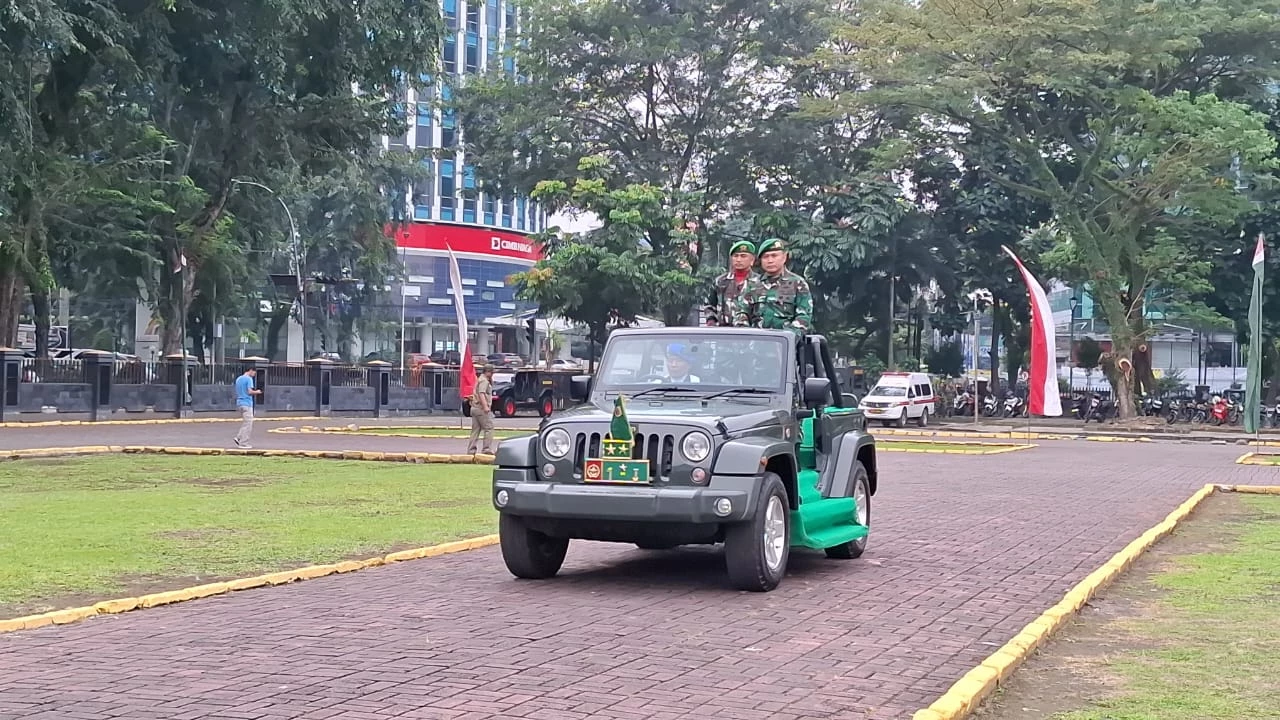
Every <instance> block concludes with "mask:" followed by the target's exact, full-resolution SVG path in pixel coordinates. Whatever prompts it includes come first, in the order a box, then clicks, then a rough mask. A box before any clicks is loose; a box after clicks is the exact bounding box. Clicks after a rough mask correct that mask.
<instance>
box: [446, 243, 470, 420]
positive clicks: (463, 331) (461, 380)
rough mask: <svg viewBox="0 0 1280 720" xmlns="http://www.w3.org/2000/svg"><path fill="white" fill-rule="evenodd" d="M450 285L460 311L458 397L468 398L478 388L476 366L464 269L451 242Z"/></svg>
mask: <svg viewBox="0 0 1280 720" xmlns="http://www.w3.org/2000/svg"><path fill="white" fill-rule="evenodd" d="M444 248H445V250H448V251H449V287H451V288H453V307H454V309H455V310H456V311H457V312H458V351H459V352H460V353H461V354H462V367H461V368H460V369H459V370H458V397H459V398H461V399H462V400H464V401H465V400H466V399H467V398H469V397H471V393H472V392H473V391H475V389H476V368H475V364H474V363H472V362H471V343H470V342H469V341H468V335H467V312H466V310H464V309H463V307H462V297H463V295H462V271H460V270H458V257H457V256H456V255H454V254H453V248H452V247H449V243H447V242H446V243H445V244H444Z"/></svg>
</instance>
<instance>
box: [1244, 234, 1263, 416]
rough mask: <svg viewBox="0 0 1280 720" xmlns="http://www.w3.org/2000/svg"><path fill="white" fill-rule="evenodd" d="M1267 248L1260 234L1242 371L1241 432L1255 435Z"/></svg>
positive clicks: (1259, 407) (1260, 372)
mask: <svg viewBox="0 0 1280 720" xmlns="http://www.w3.org/2000/svg"><path fill="white" fill-rule="evenodd" d="M1266 254H1267V246H1266V243H1265V242H1264V241H1263V237H1262V233H1258V244H1257V245H1256V246H1254V248H1253V294H1252V295H1251V296H1250V297H1249V367H1248V369H1247V370H1246V371H1245V383H1246V385H1245V391H1244V431H1245V432H1251V433H1256V432H1258V411H1259V410H1260V409H1261V407H1262V267H1263V264H1264V261H1265V260H1266Z"/></svg>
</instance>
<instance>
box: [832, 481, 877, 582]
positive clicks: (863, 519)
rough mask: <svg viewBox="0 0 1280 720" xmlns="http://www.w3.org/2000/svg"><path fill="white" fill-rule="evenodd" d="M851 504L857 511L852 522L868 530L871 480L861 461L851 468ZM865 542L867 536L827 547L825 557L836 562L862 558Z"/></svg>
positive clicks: (865, 546) (869, 526) (869, 523)
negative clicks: (853, 504) (855, 506)
mask: <svg viewBox="0 0 1280 720" xmlns="http://www.w3.org/2000/svg"><path fill="white" fill-rule="evenodd" d="M853 502H854V503H855V504H856V505H857V509H855V510H854V513H855V514H854V518H853V519H854V522H856V523H858V524H859V525H862V526H865V527H866V528H868V529H870V528H871V478H870V476H869V475H868V474H867V468H866V467H865V466H864V465H863V464H862V461H861V460H859V461H858V462H857V463H856V464H855V465H854V467H853ZM867 540H868V536H866V535H864V536H863V537H862V538H861V539H859V540H850V541H849V542H847V543H841V544H839V545H836V546H834V547H829V548H827V549H826V553H827V557H829V558H834V559H836V560H852V559H854V558H859V557H862V553H863V552H864V551H865V550H866V549H867Z"/></svg>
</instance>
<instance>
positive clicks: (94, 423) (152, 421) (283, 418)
mask: <svg viewBox="0 0 1280 720" xmlns="http://www.w3.org/2000/svg"><path fill="white" fill-rule="evenodd" d="M313 419H315V416H314V415H278V416H275V417H260V418H255V422H298V421H299V420H313ZM219 422H220V423H231V422H234V423H238V422H240V418H147V419H146V420H38V421H32V422H3V423H0V428H47V427H74V426H77V425H87V426H89V427H101V426H103V425H177V424H185V423H219Z"/></svg>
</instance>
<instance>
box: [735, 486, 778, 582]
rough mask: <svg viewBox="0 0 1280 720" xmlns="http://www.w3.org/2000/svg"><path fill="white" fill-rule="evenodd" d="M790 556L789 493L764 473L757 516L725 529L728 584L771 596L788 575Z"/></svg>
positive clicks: (754, 514) (755, 513) (753, 514)
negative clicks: (769, 593) (769, 592)
mask: <svg viewBox="0 0 1280 720" xmlns="http://www.w3.org/2000/svg"><path fill="white" fill-rule="evenodd" d="M790 555H791V512H790V509H789V508H788V503H787V489H786V487H784V486H783V484H782V478H780V477H778V475H777V474H776V473H771V472H770V473H765V474H764V479H763V482H762V483H761V492H760V499H759V501H758V502H757V504H756V510H755V512H754V513H752V515H751V517H750V518H748V519H747V520H745V521H743V522H740V523H734V524H732V525H730V526H728V528H726V529H725V538H724V559H725V566H726V567H727V568H728V570H729V581H730V582H731V583H732V584H733V586H734V587H735V588H737V589H739V590H749V591H751V592H768V591H770V590H772V589H774V588H776V587H777V586H778V583H780V582H782V578H783V576H785V575H786V574H787V559H788V557H790Z"/></svg>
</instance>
